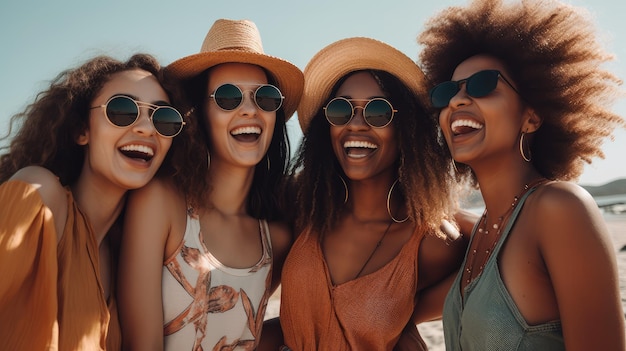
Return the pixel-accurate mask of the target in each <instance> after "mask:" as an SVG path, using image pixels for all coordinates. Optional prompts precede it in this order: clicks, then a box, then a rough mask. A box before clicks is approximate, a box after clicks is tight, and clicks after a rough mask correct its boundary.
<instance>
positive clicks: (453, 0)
mask: <svg viewBox="0 0 626 351" xmlns="http://www.w3.org/2000/svg"><path fill="white" fill-rule="evenodd" d="M567 1H569V2H570V3H572V4H575V5H580V6H585V7H587V8H588V9H589V10H590V11H591V12H592V13H593V14H594V15H595V17H596V23H597V27H598V29H599V31H600V33H601V34H602V40H603V41H605V42H606V46H608V48H609V49H610V50H611V51H612V52H614V53H615V54H616V55H617V57H618V61H617V62H616V63H615V64H613V65H611V66H609V68H611V69H613V70H615V71H616V72H617V73H618V75H619V76H620V77H622V78H623V79H624V78H626V65H625V64H624V61H625V60H626V21H625V20H624V14H626V1H624V0H595V1H594V0H567ZM465 2H466V1H465V0H438V1H422V0H388V1H381V0H349V1H346V0H343V1H342V0H317V1H298V0H277V1H274V0H266V1H248V0H239V1H214V0H192V1H185V0H180V1H160V0H150V1H149V0H141V1H134V0H126V1H121V0H109V1H98V2H95V1H90V0H57V1H43V0H40V1H32V0H2V1H1V2H0V50H1V52H2V54H1V56H0V57H1V59H0V60H2V61H1V62H2V64H0V77H1V78H0V133H2V134H4V133H5V132H6V130H7V129H8V120H9V118H10V116H12V115H13V114H15V113H17V112H19V111H20V110H22V109H23V108H24V107H25V106H26V105H27V104H28V103H30V102H31V101H32V100H33V99H34V97H35V95H36V94H37V92H39V91H40V90H42V89H45V88H46V86H47V84H48V82H49V81H50V80H51V79H53V78H54V77H55V76H56V75H57V74H58V73H59V72H61V71H62V70H64V69H66V68H70V67H73V66H76V65H78V64H80V63H82V62H83V61H85V60H87V59H88V58H90V57H92V56H94V55H97V54H108V55H111V56H114V57H117V58H120V59H125V58H127V57H128V56H129V55H130V54H131V53H134V52H138V51H142V52H147V53H151V54H153V55H155V56H156V57H157V58H158V59H159V60H160V61H161V62H162V63H163V64H168V63H170V62H172V61H174V60H176V59H178V58H180V57H183V56H186V55H190V54H194V53H197V52H198V51H199V49H200V45H201V43H202V41H203V40H204V36H205V35H206V32H207V31H208V29H209V28H210V26H211V24H212V23H213V22H214V21H215V20H216V19H218V18H231V19H242V18H246V19H250V20H252V21H254V22H255V23H256V24H257V26H258V27H259V29H260V31H261V36H262V38H263V46H264V49H265V52H266V53H268V54H271V55H274V56H279V57H282V58H285V59H287V60H289V61H291V62H292V63H294V64H295V65H296V66H298V67H300V68H301V69H304V67H305V66H306V64H307V62H308V60H309V59H310V58H311V57H312V56H313V55H314V54H315V53H316V52H317V51H318V50H320V49H321V48H322V47H324V46H326V45H327V44H329V43H331V42H333V41H336V40H338V39H342V38H346V37H352V36H367V37H372V38H376V39H379V40H382V41H384V42H387V43H389V44H391V45H393V46H395V47H396V48H398V49H400V50H401V51H403V52H404V53H406V54H407V55H408V56H409V57H411V58H413V59H417V54H418V52H419V50H420V48H419V47H418V45H417V43H416V36H417V34H418V33H419V32H420V31H421V30H422V28H423V24H424V22H425V21H426V19H427V18H429V17H430V16H432V15H434V14H435V13H437V12H438V11H439V10H441V9H443V8H444V7H446V6H449V5H458V4H464V3H465ZM616 111H617V112H618V113H620V114H622V115H624V116H626V102H625V101H622V102H620V103H619V104H618V105H617V106H616ZM295 122H296V121H295V119H292V121H290V123H289V127H290V128H289V130H290V135H291V136H293V137H296V138H298V137H299V127H298V124H297V123H295ZM604 150H605V153H606V156H607V157H606V159H605V160H600V159H598V160H595V161H594V163H593V164H592V165H591V166H587V167H586V169H585V173H584V174H583V176H582V177H581V179H580V183H582V184H587V185H600V184H604V183H606V182H609V181H612V180H615V179H618V178H626V157H625V156H624V153H626V131H624V130H620V131H618V132H617V134H616V136H615V141H613V142H610V141H609V142H607V143H606V144H605V145H604Z"/></svg>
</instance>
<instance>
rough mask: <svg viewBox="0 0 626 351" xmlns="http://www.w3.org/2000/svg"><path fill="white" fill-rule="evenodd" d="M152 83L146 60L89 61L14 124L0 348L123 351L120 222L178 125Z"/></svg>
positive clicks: (4, 171) (0, 225) (6, 190)
mask: <svg viewBox="0 0 626 351" xmlns="http://www.w3.org/2000/svg"><path fill="white" fill-rule="evenodd" d="M159 74H160V66H159V64H158V62H157V61H156V60H155V59H154V58H153V57H152V56H149V55H144V54H137V55H134V56H133V57H131V58H130V59H129V60H128V61H126V62H120V61H117V60H114V59H112V58H109V57H96V58H94V59H92V60H90V61H88V62H86V63H85V64H83V65H82V66H80V67H78V68H75V69H73V70H68V71H65V72H63V73H62V74H61V75H59V76H58V77H57V78H56V80H54V82H53V83H52V84H51V86H50V87H49V89H48V90H46V91H44V92H42V93H40V94H39V95H38V96H37V99H36V100H35V102H34V103H33V104H31V105H30V106H28V107H27V109H26V110H25V111H24V112H23V113H21V114H19V115H16V116H15V117H14V118H13V120H12V123H14V122H17V121H19V122H20V123H21V128H20V130H19V131H18V133H17V134H16V136H15V137H14V138H13V140H12V142H11V144H10V146H9V150H8V153H6V154H4V155H2V158H1V159H0V181H2V184H1V185H0V204H2V205H1V206H2V208H1V210H0V276H1V277H2V280H1V281H0V340H1V341H0V342H1V343H2V348H3V349H6V350H105V349H106V350H119V349H120V347H121V336H120V330H119V323H118V322H117V311H116V305H115V299H114V295H113V293H112V292H113V291H114V286H113V282H114V280H115V272H116V263H117V262H116V261H117V257H116V251H117V248H116V244H117V241H118V240H119V238H118V237H117V236H116V234H119V233H120V231H119V227H118V225H116V223H117V221H118V218H119V217H120V214H121V213H122V211H123V208H124V203H125V196H126V193H127V192H128V190H131V189H137V188H140V187H142V186H144V185H145V184H147V183H148V181H149V180H150V179H151V178H152V177H153V176H154V175H155V173H156V172H157V170H159V167H160V165H161V163H162V161H163V160H164V158H165V156H166V154H167V152H168V150H169V148H170V145H171V144H172V137H174V136H175V135H176V134H178V133H179V132H180V131H181V130H182V128H183V124H184V123H183V118H182V116H181V114H180V113H179V112H178V111H177V110H175V109H174V108H172V107H171V106H170V103H169V101H170V99H169V97H168V93H167V92H166V91H165V90H164V88H163V87H162V85H161V84H160V81H159V78H158V76H159Z"/></svg>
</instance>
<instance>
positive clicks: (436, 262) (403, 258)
mask: <svg viewBox="0 0 626 351" xmlns="http://www.w3.org/2000/svg"><path fill="white" fill-rule="evenodd" d="M304 72H305V88H304V96H303V99H302V101H301V102H300V105H299V107H298V118H299V121H300V124H301V126H302V130H303V131H304V139H303V141H302V144H301V148H300V150H299V153H298V156H297V160H296V164H295V165H294V167H293V172H294V173H296V174H295V175H294V182H295V184H294V189H295V198H296V200H295V201H296V204H297V209H296V210H297V212H296V228H297V233H299V236H298V238H297V239H296V241H295V243H294V245H293V247H292V249H291V251H290V253H289V255H288V257H287V259H286V261H285V266H284V269H283V275H282V278H283V279H282V289H281V309H280V324H281V326H282V330H283V333H284V341H285V345H286V347H285V348H290V349H292V350H330V349H332V350H391V349H392V348H394V346H395V345H396V343H397V342H398V340H399V339H400V335H401V333H402V331H403V329H404V328H405V327H407V328H408V329H407V332H408V333H413V337H414V338H413V339H412V341H413V342H414V343H413V344H412V345H410V346H411V349H421V348H423V347H425V345H424V344H423V341H421V340H419V335H416V334H417V331H416V328H415V322H416V321H413V320H412V313H413V311H414V309H415V307H416V301H418V296H419V294H420V293H421V292H422V291H424V290H425V289H428V288H431V287H434V286H435V285H436V284H438V283H439V282H440V281H442V279H444V278H445V277H447V276H448V275H450V274H451V273H452V272H455V271H456V269H457V268H458V267H459V264H460V258H461V256H462V253H463V249H464V245H462V242H463V241H462V240H458V241H454V240H452V239H448V238H447V237H446V234H444V233H443V232H442V230H441V229H440V226H441V223H442V222H443V221H446V220H451V219H452V218H453V216H454V214H455V211H456V208H455V203H454V201H452V199H453V197H452V194H451V189H452V187H451V182H452V177H451V172H450V167H451V166H450V165H451V162H450V157H449V154H448V153H447V151H446V150H445V146H444V145H443V144H442V142H441V141H439V140H438V139H437V138H436V135H437V133H438V132H437V123H436V120H435V119H434V115H433V114H431V113H430V111H429V110H428V109H427V108H426V107H425V106H427V105H426V102H427V100H426V81H425V77H424V75H423V74H422V71H421V70H420V69H419V68H418V67H417V65H416V64H415V63H414V62H413V61H412V60H411V59H410V58H409V57H407V56H406V55H404V54H403V53H401V52H400V51H398V50H396V49H395V48H393V47H391V46H389V45H387V44H385V43H382V42H380V41H377V40H374V39H369V38H349V39H344V40H340V41H338V42H335V43H333V44H330V45H328V46H327V47H325V48H324V49H322V50H321V51H320V52H318V53H317V54H316V55H315V56H314V57H313V58H312V59H311V61H310V62H309V63H308V65H307V67H306V68H305V70H304ZM470 226H471V224H470ZM465 229H467V228H465ZM431 307H432V311H431V312H432V314H431V315H429V316H428V317H429V318H436V317H437V316H438V314H440V313H441V304H439V307H437V306H436V305H433V306H431ZM437 310H438V311H437Z"/></svg>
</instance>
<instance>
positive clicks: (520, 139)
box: [519, 132, 533, 162]
mask: <svg viewBox="0 0 626 351" xmlns="http://www.w3.org/2000/svg"><path fill="white" fill-rule="evenodd" d="M524 134H526V133H525V132H522V135H521V136H520V137H519V153H520V154H521V155H522V158H523V159H524V161H526V162H530V160H532V158H533V155H532V152H531V151H530V146H529V147H528V156H526V153H525V152H524Z"/></svg>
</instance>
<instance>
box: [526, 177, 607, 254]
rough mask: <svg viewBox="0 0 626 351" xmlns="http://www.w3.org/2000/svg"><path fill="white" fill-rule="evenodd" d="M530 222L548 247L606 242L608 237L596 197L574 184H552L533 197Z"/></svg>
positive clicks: (528, 204) (529, 211)
mask: <svg viewBox="0 0 626 351" xmlns="http://www.w3.org/2000/svg"><path fill="white" fill-rule="evenodd" d="M531 196H532V197H531V198H529V201H528V203H527V204H525V207H526V206H528V210H527V211H528V213H527V215H528V216H529V217H528V219H529V221H531V222H532V223H533V228H534V230H533V231H534V232H536V233H537V234H538V235H539V237H538V239H539V240H540V241H541V242H543V243H544V244H549V243H553V244H555V245H559V242H560V243H563V242H566V241H567V242H572V241H573V240H582V241H588V240H597V239H600V240H605V239H606V236H607V235H608V233H607V232H606V226H605V223H604V219H603V217H602V214H601V213H600V210H599V209H598V206H597V205H596V202H595V200H594V199H593V197H592V196H591V195H590V194H589V193H588V192H587V191H586V190H585V189H584V188H582V187H580V186H579V185H577V184H574V183H571V182H551V183H548V184H546V185H544V186H541V187H540V188H538V189H537V190H536V191H535V193H533V194H532V195H531Z"/></svg>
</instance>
